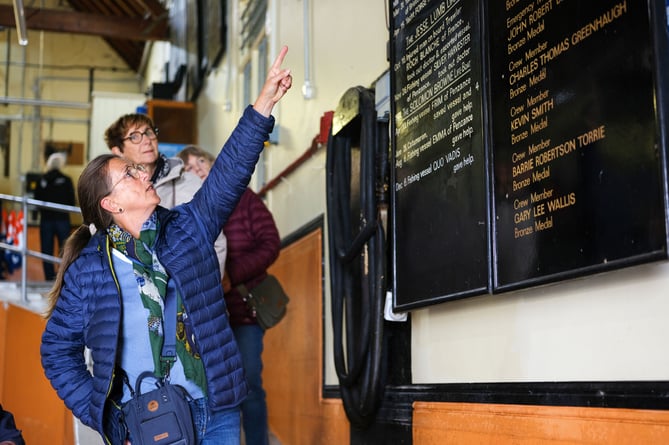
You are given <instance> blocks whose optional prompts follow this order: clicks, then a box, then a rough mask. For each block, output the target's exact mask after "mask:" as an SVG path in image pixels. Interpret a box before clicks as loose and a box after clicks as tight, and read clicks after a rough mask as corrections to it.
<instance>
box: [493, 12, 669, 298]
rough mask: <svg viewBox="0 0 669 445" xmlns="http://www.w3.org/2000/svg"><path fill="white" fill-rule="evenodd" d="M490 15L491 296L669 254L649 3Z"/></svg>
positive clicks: (658, 100)
mask: <svg viewBox="0 0 669 445" xmlns="http://www.w3.org/2000/svg"><path fill="white" fill-rule="evenodd" d="M489 8H490V10H489V17H494V19H493V20H491V21H490V25H489V29H490V50H489V54H490V91H491V95H490V97H491V110H492V116H493V117H492V138H491V139H492V159H493V165H494V181H493V187H494V219H493V221H494V235H493V238H494V240H495V243H494V244H495V248H494V250H493V255H494V264H495V265H496V268H495V269H494V283H493V287H494V289H493V290H494V291H502V290H508V289H512V288H516V287H521V286H528V285H533V284H539V283H542V282H548V281H555V280H558V279H564V278H567V277H570V276H576V275H583V274H586V273H594V272H597V271H603V270H606V269H611V268H615V267H621V266H624V265H630V264H633V263H638V262H642V261H649V260H652V259H658V258H664V257H666V227H665V221H666V217H665V203H664V196H665V192H664V186H663V184H664V178H663V176H664V171H665V168H664V165H665V159H664V158H665V147H664V144H663V141H662V131H663V130H662V129H661V126H660V121H659V118H658V106H659V104H660V103H661V102H662V101H661V100H660V99H659V98H658V96H657V91H658V90H657V87H658V79H656V78H655V75H656V71H655V66H656V64H657V60H658V54H657V53H656V52H655V51H657V50H656V49H654V45H653V32H652V29H653V26H652V25H651V23H652V21H651V18H652V15H651V14H650V13H649V12H650V11H651V8H649V4H648V3H647V2H646V1H626V0H623V1H619V0H598V1H587V2H586V1H577V0H506V1H495V2H490V4H489ZM663 31H664V30H663ZM662 75H663V76H666V75H667V74H666V72H664V73H663V74H662Z"/></svg>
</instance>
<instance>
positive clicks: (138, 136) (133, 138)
mask: <svg viewBox="0 0 669 445" xmlns="http://www.w3.org/2000/svg"><path fill="white" fill-rule="evenodd" d="M144 136H146V137H147V138H149V139H155V138H156V137H158V129H157V128H147V129H146V130H144V131H133V132H132V133H130V134H129V135H128V137H125V138H123V140H124V141H127V140H128V139H130V142H132V143H133V144H139V143H141V142H142V140H143V139H144Z"/></svg>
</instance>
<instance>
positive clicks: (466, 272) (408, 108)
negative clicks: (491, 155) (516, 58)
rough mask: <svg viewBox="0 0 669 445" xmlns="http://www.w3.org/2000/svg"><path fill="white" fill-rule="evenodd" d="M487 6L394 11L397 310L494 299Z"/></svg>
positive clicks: (403, 6)
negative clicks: (484, 53) (486, 127)
mask: <svg viewBox="0 0 669 445" xmlns="http://www.w3.org/2000/svg"><path fill="white" fill-rule="evenodd" d="M480 12H481V11H480V7H479V5H478V4H477V3H476V2H463V1H457V0H456V1H453V0H449V1H428V0H397V1H393V2H392V18H391V36H392V39H391V40H392V44H391V49H390V59H391V70H390V75H391V93H392V101H391V114H392V119H391V131H392V141H393V143H392V146H393V162H394V168H393V177H392V184H393V191H392V202H393V209H394V211H393V240H394V249H393V253H394V258H393V260H394V274H393V277H394V291H395V292H394V306H395V307H396V308H410V307H414V306H416V305H419V304H423V305H424V304H426V303H435V302H439V301H443V300H447V299H454V298H462V297H465V296H471V295H477V294H481V293H485V292H487V291H488V289H489V286H488V283H489V273H488V270H489V265H488V258H489V247H488V246H489V243H488V225H487V220H488V216H487V208H488V206H487V200H488V195H487V190H488V186H487V184H486V181H487V174H486V168H487V167H486V166H487V162H486V159H485V156H484V148H483V147H484V143H483V138H484V131H483V99H482V96H483V89H484V85H483V83H482V60H481V31H480V24H481V18H480Z"/></svg>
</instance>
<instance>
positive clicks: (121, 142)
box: [105, 113, 227, 274]
mask: <svg viewBox="0 0 669 445" xmlns="http://www.w3.org/2000/svg"><path fill="white" fill-rule="evenodd" d="M105 142H106V143H107V146H108V147H109V149H110V150H111V152H112V153H113V154H115V155H117V156H120V157H122V158H123V159H125V160H127V161H128V162H131V163H133V164H135V165H141V166H143V167H144V169H145V170H146V172H147V174H148V175H149V177H150V178H151V182H152V183H153V187H154V188H155V189H156V193H158V196H159V197H160V205H162V206H163V207H167V208H168V209H171V208H172V207H174V206H176V205H178V204H182V203H184V202H188V201H190V200H191V199H192V198H193V195H194V194H195V192H197V191H198V189H199V188H200V186H201V185H202V180H201V179H200V178H199V177H198V176H197V175H195V174H193V173H192V172H189V171H188V170H187V169H185V168H184V164H183V162H181V159H179V158H178V157H171V158H168V157H167V156H165V155H164V154H162V153H160V152H159V151H158V129H157V128H156V127H155V125H154V123H153V120H152V119H151V118H150V117H149V116H147V115H146V114H142V113H130V114H125V115H123V116H121V117H119V118H118V119H116V120H115V121H114V122H113V123H112V124H111V125H110V126H109V127H108V128H107V130H105ZM214 248H215V249H216V253H217V255H218V267H219V270H220V271H221V274H223V272H224V270H225V258H226V255H227V241H226V239H225V234H224V233H223V232H221V233H220V234H219V236H218V237H217V238H216V241H215V242H214Z"/></svg>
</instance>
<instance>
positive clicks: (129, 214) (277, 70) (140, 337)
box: [41, 47, 292, 445]
mask: <svg viewBox="0 0 669 445" xmlns="http://www.w3.org/2000/svg"><path fill="white" fill-rule="evenodd" d="M286 52H287V48H286V47H284V48H283V49H282V50H281V52H280V54H279V56H278V57H277V59H276V60H275V62H274V64H273V65H272V67H271V69H270V72H269V74H268V77H267V80H266V82H265V85H264V86H263V89H262V91H261V92H260V94H259V96H258V98H257V99H256V101H255V103H254V104H253V106H249V107H248V108H247V109H246V110H245V111H244V114H243V116H242V118H241V119H240V121H239V124H238V125H237V127H236V128H235V130H234V131H233V133H232V134H231V135H230V138H229V139H228V141H227V142H226V144H225V146H224V147H223V149H222V150H221V153H220V154H219V156H218V158H217V160H216V162H215V163H214V165H213V166H212V170H211V173H210V174H209V177H208V178H207V180H206V181H205V182H204V184H203V185H202V188H201V189H200V190H199V191H198V192H197V193H196V194H195V196H194V197H193V200H192V201H191V202H189V203H187V204H184V205H181V206H177V207H175V208H173V209H172V210H167V209H164V208H162V207H159V203H160V198H159V197H158V195H157V194H156V192H155V190H154V189H153V186H152V185H151V181H150V178H149V177H148V175H147V174H146V173H145V172H144V171H143V169H142V168H141V166H139V165H132V164H128V163H127V162H126V161H124V160H123V159H121V158H119V157H116V156H114V155H102V156H99V157H97V158H95V159H94V160H92V161H91V162H90V163H89V165H88V166H87V167H86V168H85V169H84V171H83V172H82V174H81V177H80V178H79V183H78V189H77V191H78V196H79V203H80V206H81V212H82V216H83V220H84V224H83V225H82V226H81V227H80V228H78V229H77V231H75V233H73V234H72V236H71V237H70V238H69V239H68V242H67V243H66V246H65V251H64V254H63V262H62V264H61V267H60V269H59V271H58V276H57V277H56V282H55V284H54V287H53V289H52V290H51V292H50V295H49V296H50V300H51V305H50V308H49V311H48V321H47V324H46V328H45V331H44V333H43V335H42V346H41V355H42V366H43V367H44V371H45V374H46V376H47V378H48V379H49V380H50V381H51V384H52V385H53V387H54V388H55V389H56V391H57V393H58V395H59V397H60V398H61V399H63V401H64V402H65V404H66V405H67V407H68V408H69V409H71V410H72V412H73V413H74V415H75V416H77V417H78V418H79V419H80V420H81V421H82V422H83V423H84V424H85V425H88V426H90V427H92V428H93V429H95V430H96V431H98V432H99V433H100V434H101V436H102V437H103V439H104V441H105V443H109V444H113V445H116V444H124V443H126V441H127V440H128V437H126V436H125V433H124V428H123V425H122V421H121V420H120V419H121V416H119V415H118V414H119V409H120V408H119V407H120V405H121V404H122V403H124V402H125V401H127V400H128V399H129V398H130V393H129V390H128V388H127V385H124V384H123V379H122V378H121V376H122V375H124V374H125V375H127V377H128V379H129V384H130V385H131V386H132V387H134V383H135V380H136V378H137V376H138V375H139V374H140V373H141V372H143V371H147V370H148V371H154V372H155V373H156V375H158V376H162V375H164V371H163V370H162V369H161V366H160V359H159V355H160V349H161V345H162V340H163V339H162V315H163V314H162V310H163V301H164V299H165V297H166V296H168V297H170V298H174V297H176V298H177V301H178V302H179V304H178V308H179V309H178V323H177V361H176V363H175V364H174V365H173V366H172V368H171V370H170V371H169V375H170V381H171V383H173V384H178V385H181V386H183V387H185V388H186V389H187V390H188V391H189V393H190V394H191V396H193V399H194V400H193V401H192V402H191V412H192V413H193V422H194V424H195V427H196V436H197V442H198V443H199V444H234V443H238V442H239V405H240V403H241V402H242V400H243V399H244V397H245V396H246V391H247V388H246V382H245V378H244V371H243V368H242V363H241V358H240V355H239V351H238V349H237V345H236V343H235V340H234V337H233V334H232V330H231V329H230V325H229V322H228V318H227V314H226V307H225V303H224V299H223V295H222V287H221V284H220V283H221V276H220V272H219V267H218V263H217V257H216V253H215V251H214V240H215V239H216V237H217V236H218V234H219V233H220V232H221V229H222V227H223V225H224V224H225V222H226V220H227V218H228V216H229V215H230V213H231V212H232V210H233V209H234V208H235V205H236V203H237V201H238V200H239V197H240V196H241V195H242V193H243V192H244V190H245V188H246V186H247V184H248V181H249V179H250V177H251V174H252V173H253V169H254V167H255V164H256V162H257V160H258V156H259V153H260V151H261V150H262V148H263V145H264V142H265V140H267V139H268V136H269V132H270V131H271V130H272V127H273V125H274V119H273V118H272V116H271V112H272V109H273V107H274V105H275V104H276V103H277V102H278V101H279V100H280V99H281V98H282V97H283V96H284V95H285V93H286V92H287V90H288V89H289V88H290V86H291V83H292V77H291V75H290V71H289V70H287V69H282V68H281V64H282V62H283V59H284V57H285V55H286ZM146 131H147V129H146V128H139V127H138V128H134V127H132V128H129V129H128V131H127V135H126V136H127V137H130V135H131V134H132V133H134V132H139V133H143V132H146ZM85 348H88V349H89V350H90V352H91V359H92V369H90V370H89V369H87V365H86V360H85ZM130 440H131V438H130Z"/></svg>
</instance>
